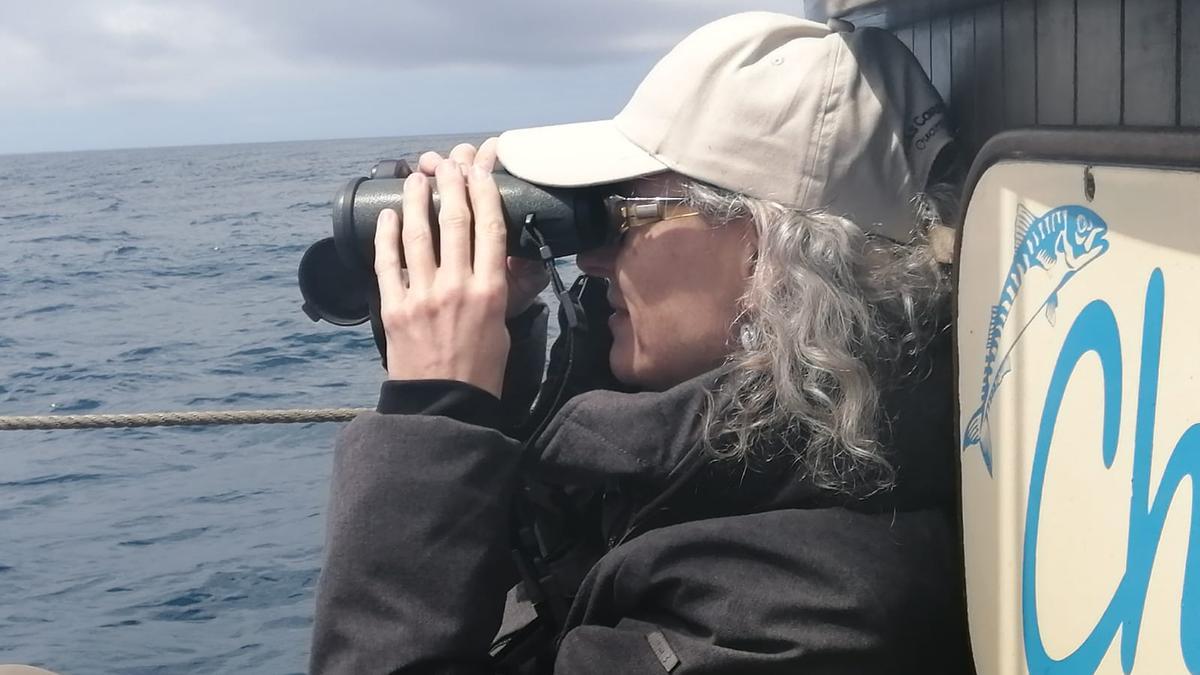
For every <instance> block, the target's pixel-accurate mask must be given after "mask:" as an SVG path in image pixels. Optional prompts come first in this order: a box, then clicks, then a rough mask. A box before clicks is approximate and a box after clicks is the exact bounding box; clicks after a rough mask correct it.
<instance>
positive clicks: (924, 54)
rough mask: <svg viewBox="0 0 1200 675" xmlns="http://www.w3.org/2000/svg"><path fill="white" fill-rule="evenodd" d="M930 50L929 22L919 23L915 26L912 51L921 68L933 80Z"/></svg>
mask: <svg viewBox="0 0 1200 675" xmlns="http://www.w3.org/2000/svg"><path fill="white" fill-rule="evenodd" d="M929 48H930V42H929V21H918V22H917V23H915V24H913V45H912V51H913V54H915V55H916V57H917V61H919V62H920V64H921V67H922V68H924V69H925V73H926V74H928V75H930V77H931V78H932V77H933V76H932V74H931V71H930V54H929Z"/></svg>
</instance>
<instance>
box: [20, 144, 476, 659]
mask: <svg viewBox="0 0 1200 675" xmlns="http://www.w3.org/2000/svg"><path fill="white" fill-rule="evenodd" d="M483 137H484V136H483V135H482V134H479V135H466V136H445V137H424V138H392V139H367V140H354V141H320V142H296V143H273V144H257V145H230V146H207V147H188V148H167V149H145V150H122V151H103V152H86V153H62V154H45V155H20V156H0V317H3V319H4V320H3V321H2V322H0V415H28V414H34V415H37V414H52V413H109V412H114V413H115V412H139V411H157V410H231V409H251V408H290V407H337V406H371V405H374V401H375V398H376V396H377V393H378V387H379V383H380V381H381V380H382V379H383V377H384V372H383V370H382V369H381V368H380V366H379V360H378V354H377V353H376V351H375V346H374V343H373V342H372V340H371V335H370V330H369V329H368V328H367V327H366V326H358V327H354V328H338V327H335V326H331V325H329V324H326V323H312V322H311V321H310V320H309V319H308V318H307V317H306V316H305V315H304V314H303V313H302V312H301V311H300V303H301V298H300V293H299V290H298V288H297V286H296V266H297V264H298V263H299V260H300V256H301V254H302V253H303V252H304V250H305V248H306V247H307V246H308V245H309V244H310V243H312V242H313V241H316V240H317V239H319V238H321V237H325V236H328V234H329V231H330V225H329V210H330V205H331V199H332V196H333V194H334V193H335V191H336V190H337V189H338V188H339V187H340V186H341V185H342V184H343V183H344V182H345V180H347V179H348V178H350V177H353V176H359V175H366V173H367V172H368V171H369V170H370V168H371V166H372V165H373V164H374V163H375V162H376V161H378V160H380V159H388V158H396V157H403V158H407V159H409V160H410V161H411V160H414V159H415V158H416V156H417V154H418V153H419V152H421V151H423V150H428V149H437V150H441V151H443V152H444V151H446V150H448V149H449V148H450V147H452V146H453V145H454V144H456V143H457V142H459V141H464V140H465V141H471V142H479V141H480V140H482V138H483ZM339 427H340V425H337V424H307V425H265V426H225V427H195V428H173V429H123V430H76V431H38V432H31V431H19V432H18V431H0V663H6V662H10V663H11V662H18V663H32V664H37V665H41V666H43V667H46V668H50V669H53V670H57V671H59V672H61V673H64V674H74V673H127V674H138V673H218V672H220V673H225V672H238V673H271V674H277V673H298V672H303V671H304V669H305V667H306V663H307V658H308V641H309V631H310V628H311V623H312V613H313V591H314V586H315V582H316V579H317V575H318V572H319V568H320V562H321V549H322V536H323V526H324V508H325V503H326V499H327V490H328V480H329V472H330V466H331V456H332V448H333V443H334V437H335V434H336V433H337V430H338V428H339Z"/></svg>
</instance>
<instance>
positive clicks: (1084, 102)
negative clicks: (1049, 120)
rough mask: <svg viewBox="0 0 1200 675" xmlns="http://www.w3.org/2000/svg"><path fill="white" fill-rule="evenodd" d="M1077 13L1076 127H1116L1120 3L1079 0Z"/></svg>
mask: <svg viewBox="0 0 1200 675" xmlns="http://www.w3.org/2000/svg"><path fill="white" fill-rule="evenodd" d="M1135 1H1138V0H1135ZM1077 11H1078V17H1077V20H1076V24H1077V27H1078V31H1079V49H1078V52H1077V56H1076V58H1078V66H1079V82H1078V87H1079V93H1078V98H1077V100H1076V103H1075V120H1076V124H1081V125H1093V126H1115V125H1117V124H1120V123H1121V87H1120V82H1121V77H1122V75H1121V49H1120V46H1121V0H1080V2H1079V3H1078V10H1077Z"/></svg>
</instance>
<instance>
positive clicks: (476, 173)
mask: <svg viewBox="0 0 1200 675" xmlns="http://www.w3.org/2000/svg"><path fill="white" fill-rule="evenodd" d="M487 177H488V170H487V169H485V168H483V166H482V165H479V164H475V165H472V166H471V178H472V179H474V180H480V179H483V178H487Z"/></svg>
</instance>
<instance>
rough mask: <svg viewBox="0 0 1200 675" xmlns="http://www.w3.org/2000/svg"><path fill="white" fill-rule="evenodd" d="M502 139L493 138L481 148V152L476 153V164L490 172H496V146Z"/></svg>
mask: <svg viewBox="0 0 1200 675" xmlns="http://www.w3.org/2000/svg"><path fill="white" fill-rule="evenodd" d="M499 140H500V139H498V138H496V137H495V136H492V137H491V138H489V139H487V140H486V141H484V142H483V145H480V146H479V151H478V152H476V153H475V164H477V165H478V166H482V167H483V168H485V169H487V170H488V171H495V170H496V164H497V160H496V144H497V141H499Z"/></svg>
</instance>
